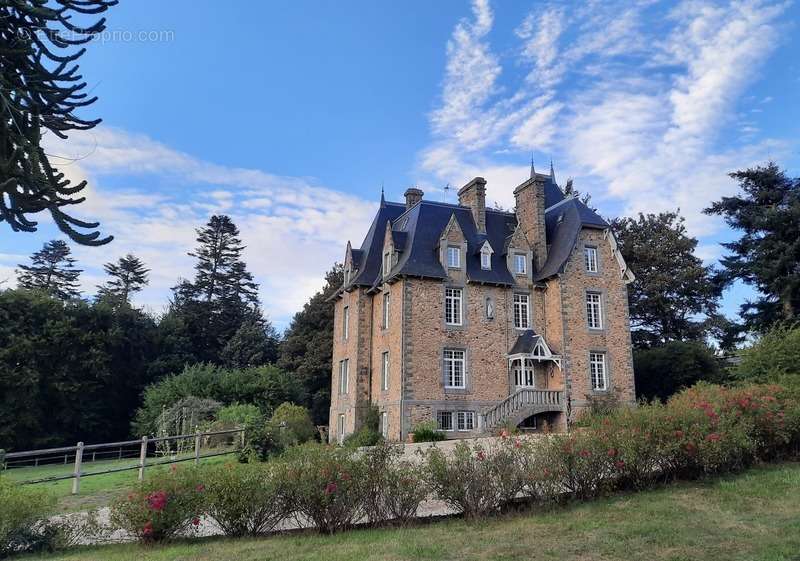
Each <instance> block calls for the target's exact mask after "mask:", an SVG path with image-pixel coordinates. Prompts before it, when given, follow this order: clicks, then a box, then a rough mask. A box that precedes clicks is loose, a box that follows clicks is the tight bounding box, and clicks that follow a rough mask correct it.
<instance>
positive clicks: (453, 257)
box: [447, 245, 461, 269]
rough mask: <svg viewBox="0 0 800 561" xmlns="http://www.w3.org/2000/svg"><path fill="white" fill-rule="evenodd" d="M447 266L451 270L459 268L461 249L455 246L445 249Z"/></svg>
mask: <svg viewBox="0 0 800 561" xmlns="http://www.w3.org/2000/svg"><path fill="white" fill-rule="evenodd" d="M447 266H448V267H449V268H451V269H458V268H459V267H461V248H460V247H455V246H452V245H451V246H448V247H447Z"/></svg>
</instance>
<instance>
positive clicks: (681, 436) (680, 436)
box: [675, 430, 683, 438]
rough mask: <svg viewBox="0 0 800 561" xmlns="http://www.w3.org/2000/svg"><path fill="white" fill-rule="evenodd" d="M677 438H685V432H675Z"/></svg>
mask: <svg viewBox="0 0 800 561" xmlns="http://www.w3.org/2000/svg"><path fill="white" fill-rule="evenodd" d="M675 438H683V431H682V430H676V431H675Z"/></svg>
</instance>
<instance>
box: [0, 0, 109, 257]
mask: <svg viewBox="0 0 800 561" xmlns="http://www.w3.org/2000/svg"><path fill="white" fill-rule="evenodd" d="M116 3H117V1H116V0H3V1H2V2H0V69H2V72H0V222H1V221H5V222H7V223H8V224H9V226H11V228H12V229H13V230H14V231H24V232H33V231H35V230H36V226H37V223H36V222H35V221H34V220H32V219H31V218H30V215H31V214H36V213H39V212H42V211H48V212H49V213H50V215H51V216H52V217H53V220H54V221H55V223H56V224H57V225H58V227H59V228H60V229H61V231H62V232H64V233H65V234H66V235H68V236H69V237H70V238H71V239H72V240H73V241H75V242H77V243H80V244H86V245H100V244H104V243H107V242H109V241H111V237H106V238H102V239H99V236H100V234H99V232H97V231H94V232H90V233H85V232H81V231H79V230H81V229H91V230H93V229H95V228H97V226H98V224H97V223H96V222H84V221H82V220H78V219H76V218H74V217H72V216H70V215H69V214H67V213H66V212H64V210H63V209H64V207H66V206H70V205H76V204H79V203H81V202H83V200H84V197H81V196H79V193H80V192H81V191H82V190H83V189H84V188H85V187H86V182H85V181H82V182H80V183H78V184H76V185H73V184H71V182H70V180H69V179H66V178H65V176H64V174H63V173H61V172H59V171H58V170H57V169H56V168H55V167H53V166H52V165H51V163H50V157H49V156H48V154H47V153H46V152H45V151H44V148H43V147H42V137H43V135H44V134H45V133H46V132H51V133H52V134H53V135H55V136H56V137H58V138H61V139H65V138H67V133H68V132H69V131H71V130H87V129H91V128H92V127H94V126H95V125H97V124H98V123H99V122H100V120H99V119H97V120H84V119H82V118H79V117H77V116H76V114H75V112H76V111H77V110H79V109H80V108H82V107H86V106H87V105H91V104H92V103H94V101H95V100H96V99H97V98H95V97H88V94H87V93H86V92H85V89H86V82H84V81H82V76H81V75H80V74H78V70H79V67H78V64H77V62H78V60H79V59H80V57H81V56H82V55H83V54H84V52H85V51H86V49H85V48H83V47H80V46H81V45H84V44H86V43H88V42H89V41H91V40H92V38H93V37H94V35H96V34H97V33H100V32H102V31H103V30H104V29H105V18H101V19H99V20H97V21H95V22H94V23H91V24H89V25H86V26H82V25H81V23H82V22H81V19H82V18H83V17H86V16H94V15H96V14H101V13H103V12H105V11H106V10H107V9H108V8H109V7H110V6H113V5H114V4H116Z"/></svg>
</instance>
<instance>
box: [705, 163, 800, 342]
mask: <svg viewBox="0 0 800 561" xmlns="http://www.w3.org/2000/svg"><path fill="white" fill-rule="evenodd" d="M730 176H731V177H732V178H733V179H735V180H737V181H738V182H739V187H740V188H741V194H739V195H737V196H735V197H723V198H722V199H721V200H720V201H717V202H715V203H713V204H712V205H711V206H710V207H708V208H707V209H706V210H705V212H706V214H711V215H718V216H722V217H723V218H724V219H725V222H726V223H727V224H728V225H729V226H730V227H731V228H733V229H735V230H737V231H739V232H741V237H740V238H739V239H738V240H736V241H733V242H730V243H723V244H722V245H723V246H724V247H725V248H726V249H728V250H729V251H730V254H728V255H726V256H725V257H723V258H722V260H721V263H722V267H723V271H722V275H721V279H722V280H723V281H724V282H725V283H726V284H727V283H731V282H733V281H734V280H741V281H743V282H745V283H746V284H749V285H751V286H754V287H755V288H756V289H757V290H758V291H759V292H760V293H761V296H760V297H759V298H758V299H756V300H755V301H754V302H747V303H745V304H744V305H742V308H741V310H742V318H743V319H744V323H745V325H746V326H747V327H748V328H749V329H752V330H755V331H759V332H762V333H763V332H766V331H767V330H769V328H770V327H771V326H772V325H774V324H776V323H777V322H780V321H784V320H796V319H797V318H798V316H800V178H794V179H791V178H789V177H787V176H786V173H785V172H783V171H781V170H780V168H778V166H777V165H776V164H775V163H774V162H769V163H768V164H767V166H766V167H760V166H759V167H756V168H751V169H746V170H744V171H737V172H735V173H732V174H730Z"/></svg>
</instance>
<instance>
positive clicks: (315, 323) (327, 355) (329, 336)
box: [278, 263, 344, 425]
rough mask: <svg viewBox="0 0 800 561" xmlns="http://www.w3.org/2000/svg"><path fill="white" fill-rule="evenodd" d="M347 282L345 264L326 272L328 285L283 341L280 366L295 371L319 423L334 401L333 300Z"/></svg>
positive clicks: (307, 305) (291, 327)
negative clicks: (332, 397)
mask: <svg viewBox="0 0 800 561" xmlns="http://www.w3.org/2000/svg"><path fill="white" fill-rule="evenodd" d="M343 283H344V268H343V267H342V265H341V264H339V263H337V264H335V265H334V266H333V268H332V269H331V270H330V271H328V273H327V274H326V275H325V286H324V287H323V289H322V290H321V291H320V292H317V293H316V294H315V295H314V296H313V297H312V298H311V300H309V301H308V302H307V303H306V305H305V306H303V309H302V310H301V311H299V312H297V313H296V314H295V316H294V318H292V322H291V324H290V325H289V328H288V329H287V330H286V334H285V336H284V339H283V342H282V343H281V355H280V358H279V359H278V367H279V368H282V369H283V370H286V371H287V372H292V373H294V375H295V376H297V378H298V379H299V380H300V381H301V382H302V384H303V386H304V388H305V390H306V393H307V395H308V401H307V402H306V405H307V407H308V408H309V409H310V410H311V417H312V418H313V420H314V422H315V423H316V424H318V425H321V424H325V423H326V422H327V420H328V413H329V409H330V405H331V394H330V390H331V360H332V358H333V305H334V303H333V301H331V296H333V294H334V293H335V292H336V291H337V290H339V288H340V287H341V286H342V284H343Z"/></svg>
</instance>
